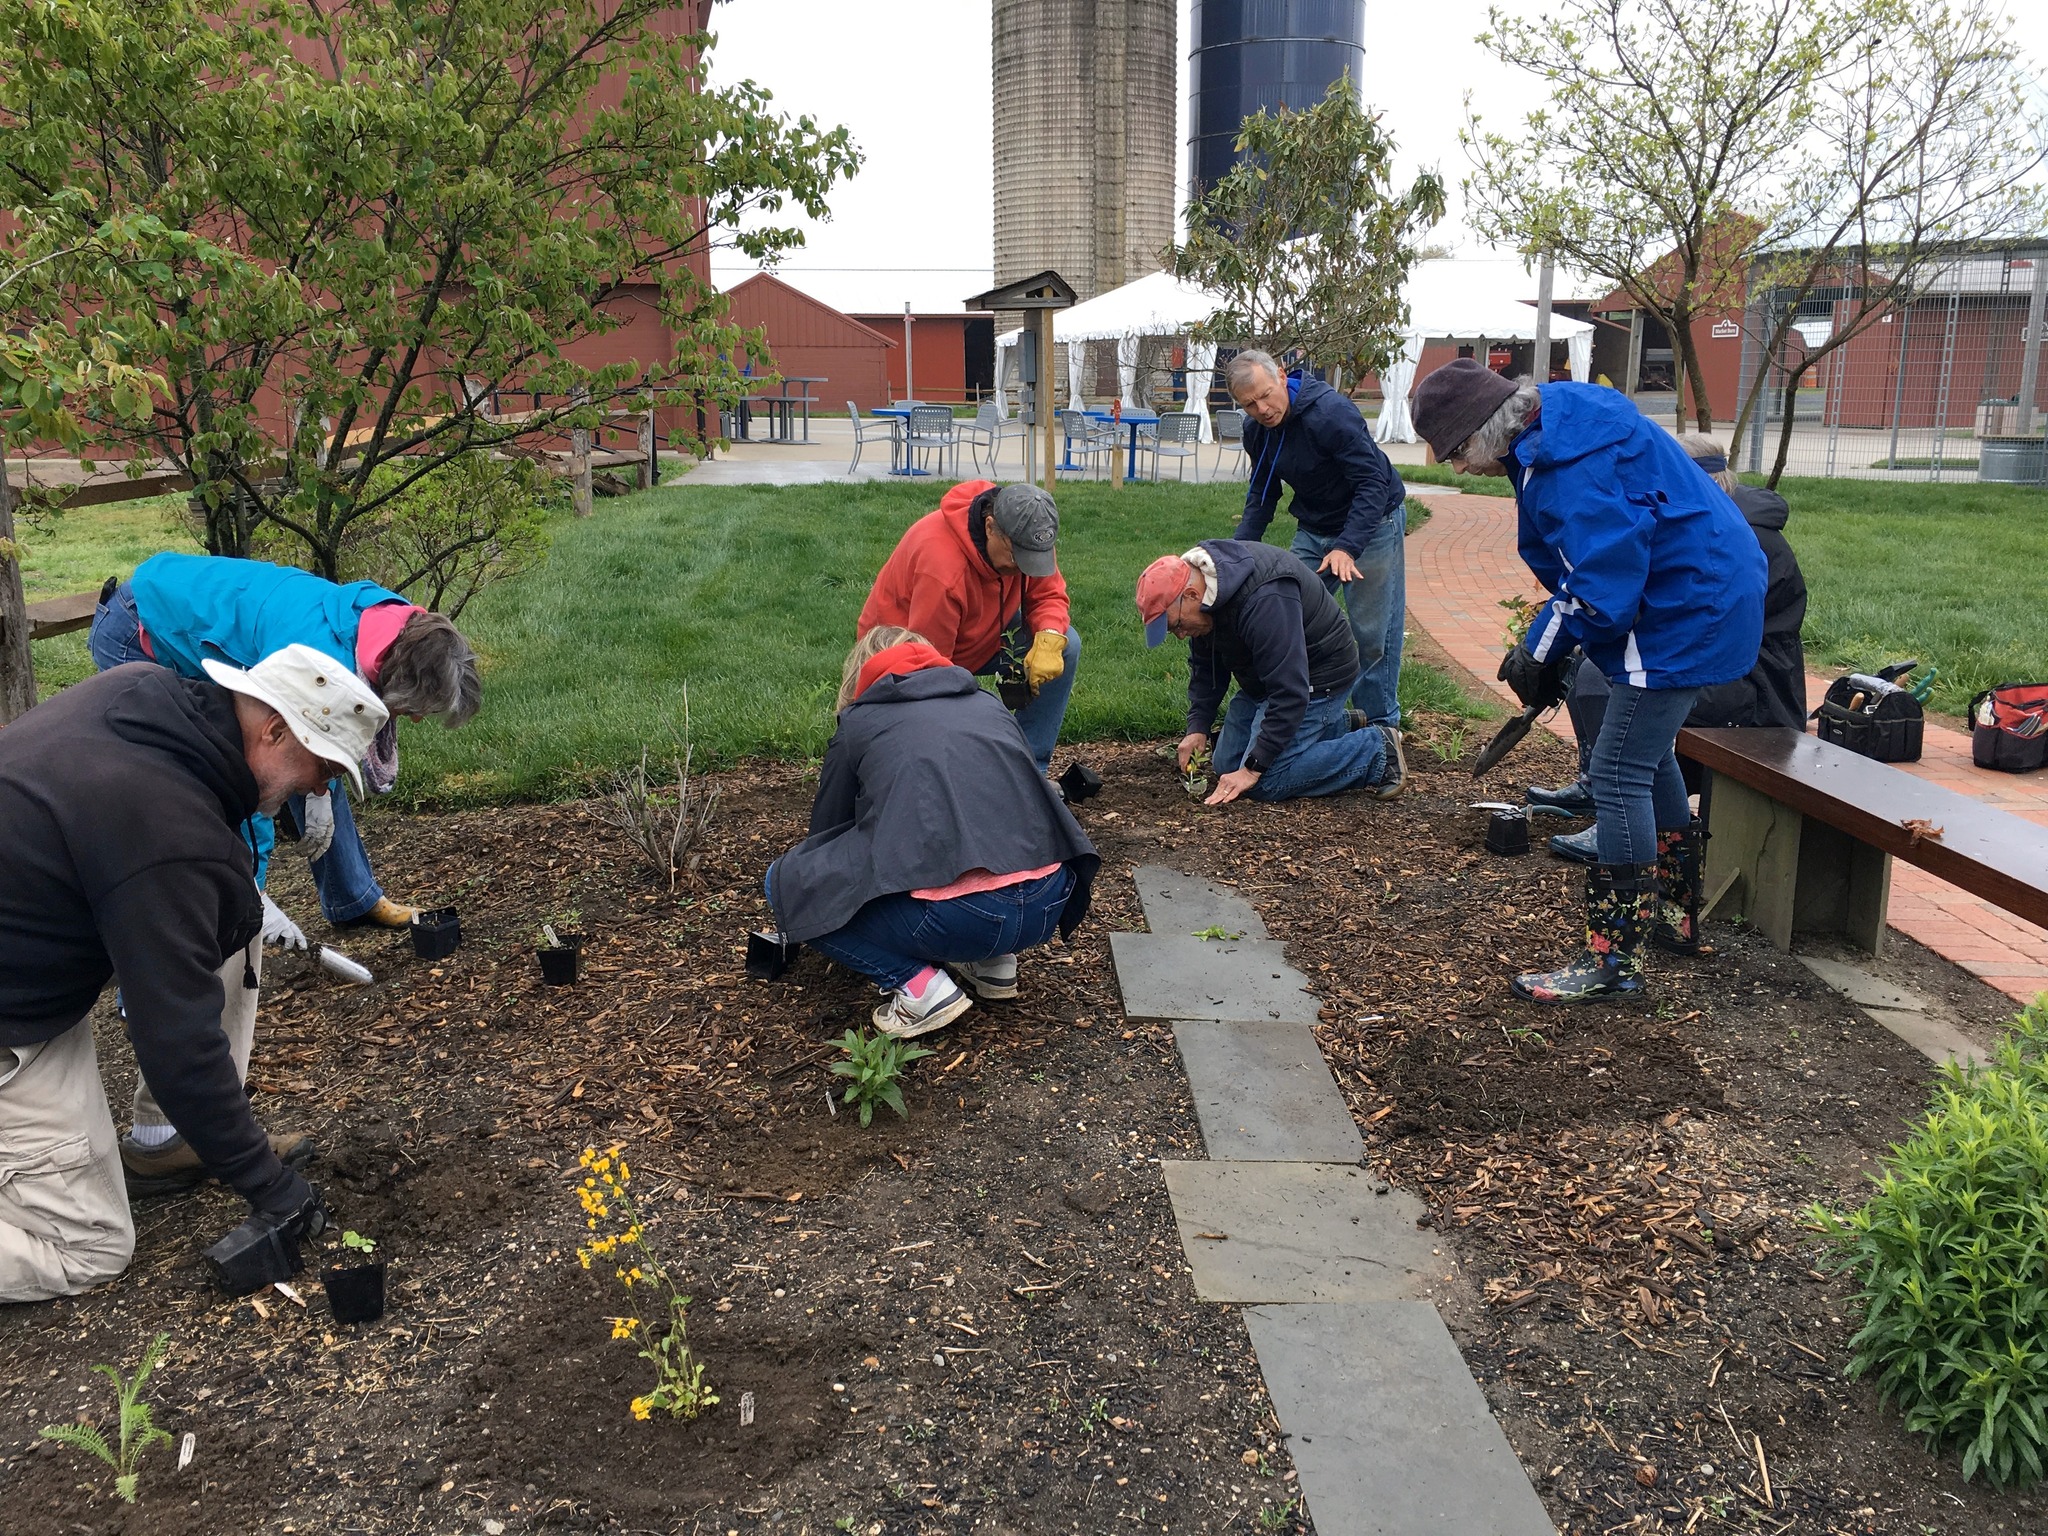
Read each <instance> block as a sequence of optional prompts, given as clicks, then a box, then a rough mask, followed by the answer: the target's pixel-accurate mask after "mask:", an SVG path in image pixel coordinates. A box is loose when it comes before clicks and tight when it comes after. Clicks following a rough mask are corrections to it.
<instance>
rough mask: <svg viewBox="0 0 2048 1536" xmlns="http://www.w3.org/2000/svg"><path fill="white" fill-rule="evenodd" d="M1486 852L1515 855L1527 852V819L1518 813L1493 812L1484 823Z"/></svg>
mask: <svg viewBox="0 0 2048 1536" xmlns="http://www.w3.org/2000/svg"><path fill="white" fill-rule="evenodd" d="M1486 851H1487V852H1488V853H1500V854H1506V855H1508V856H1509V857H1513V856H1514V855H1515V854H1519V853H1527V852H1528V851H1529V818H1528V817H1527V816H1524V815H1523V814H1522V813H1521V812H1520V811H1495V812H1494V813H1493V815H1492V816H1491V817H1489V818H1488V819H1487V823H1486Z"/></svg>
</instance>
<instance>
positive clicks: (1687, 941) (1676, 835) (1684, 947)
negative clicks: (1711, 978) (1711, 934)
mask: <svg viewBox="0 0 2048 1536" xmlns="http://www.w3.org/2000/svg"><path fill="white" fill-rule="evenodd" d="M1706 848H1707V832H1706V828H1705V827H1703V826H1702V825H1701V824H1700V822H1699V820H1698V818H1697V817H1695V818H1694V820H1693V822H1692V824H1691V825H1690V826H1687V827H1681V828H1679V829H1678V830H1677V831H1675V832H1659V833H1658V834H1657V884H1658V885H1659V886H1660V887H1661V888H1662V895H1661V896H1660V897H1659V898H1658V901H1657V908H1656V911H1657V920H1656V923H1655V924H1654V925H1653V926H1652V927H1651V929H1650V942H1651V943H1652V944H1655V945H1656V946H1657V947H1658V948H1659V949H1661V950H1666V951H1668V952H1669V953H1671V954H1674V955H1697V954H1703V953H1705V952H1706V947H1707V946H1706V944H1705V943H1704V941H1703V940H1702V937H1701V934H1700V908H1701V907H1702V905H1704V903H1705V899H1706V897H1705V889H1704V886H1705V877H1704V875H1703V874H1702V865H1703V862H1704V859H1705V855H1706Z"/></svg>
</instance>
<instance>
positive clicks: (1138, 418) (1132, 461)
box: [1087, 411, 1159, 482]
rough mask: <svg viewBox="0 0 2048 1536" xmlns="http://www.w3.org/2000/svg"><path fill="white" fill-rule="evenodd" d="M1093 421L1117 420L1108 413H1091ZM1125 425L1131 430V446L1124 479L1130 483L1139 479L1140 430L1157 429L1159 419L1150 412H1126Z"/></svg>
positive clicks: (1124, 415) (1126, 460)
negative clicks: (1144, 428)
mask: <svg viewBox="0 0 2048 1536" xmlns="http://www.w3.org/2000/svg"><path fill="white" fill-rule="evenodd" d="M1087 415H1088V418H1089V420H1091V421H1115V420H1116V419H1117V418H1116V417H1115V416H1113V415H1111V414H1110V413H1109V412H1108V411H1089V412H1088V413H1087ZM1123 424H1124V425H1125V426H1127V427H1129V428H1130V429H1131V445H1130V448H1129V449H1128V450H1127V457H1126V459H1125V461H1124V479H1125V480H1126V481H1127V482H1128V481H1131V480H1135V479H1137V478H1138V428H1140V427H1156V426H1158V425H1159V418H1158V417H1157V416H1155V415H1153V414H1152V413H1151V412H1150V411H1125V412H1124V413H1123Z"/></svg>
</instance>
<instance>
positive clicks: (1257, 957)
mask: <svg viewBox="0 0 2048 1536" xmlns="http://www.w3.org/2000/svg"><path fill="white" fill-rule="evenodd" d="M1109 952H1110V955H1111V957H1112V958H1113V959H1114V960H1115V962H1116V980H1117V986H1118V987H1120V988H1121V989H1122V991H1123V997H1124V1015H1125V1017H1127V1018H1129V1019H1131V1020H1133V1021H1136V1022H1148V1023H1149V1022H1156V1023H1172V1022H1174V1021H1175V1020H1178V1019H1236V1020H1239V1021H1240V1022H1243V1023H1250V1024H1264V1023H1277V1024H1313V1023H1315V1021H1316V1010H1317V1008H1318V1006H1320V1005H1319V1004H1318V1003H1317V1002H1316V1000H1315V998H1313V997H1311V996H1310V995H1309V993H1308V991H1307V988H1308V978H1307V977H1306V976H1304V975H1302V974H1301V972H1299V971H1297V970H1296V969H1295V968H1294V967H1293V966H1291V965H1289V964H1288V963H1287V946H1286V945H1284V944H1279V943H1275V942H1274V941H1272V940H1270V939H1239V940H1235V941H1232V940H1227V939H1198V938H1195V937H1193V936H1192V935H1190V934H1179V933H1112V934H1111V935H1110V936H1109Z"/></svg>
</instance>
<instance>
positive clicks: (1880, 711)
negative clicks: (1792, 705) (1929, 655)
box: [1813, 662, 1926, 763]
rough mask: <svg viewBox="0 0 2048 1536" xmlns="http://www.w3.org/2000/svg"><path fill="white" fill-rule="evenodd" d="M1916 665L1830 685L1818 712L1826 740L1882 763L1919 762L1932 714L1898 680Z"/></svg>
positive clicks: (1851, 677)
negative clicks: (1926, 712) (1927, 723)
mask: <svg viewBox="0 0 2048 1536" xmlns="http://www.w3.org/2000/svg"><path fill="white" fill-rule="evenodd" d="M1913 666H1914V663H1912V662H1907V663H1905V664H1904V666H1903V667H1886V668H1885V669H1884V672H1883V673H1881V674H1879V675H1877V676H1872V675H1871V674H1870V673H1867V672H1851V673H1850V674H1849V675H1848V676H1846V677H1838V678H1836V679H1835V680H1834V681H1833V682H1832V683H1830V684H1828V692H1827V697H1826V698H1824V699H1822V700H1821V704H1820V708H1819V709H1816V710H1815V711H1814V712H1813V718H1814V719H1815V720H1817V721H1819V722H1820V724H1819V735H1820V739H1821V740H1822V741H1831V742H1833V743H1834V744H1835V745H1836V746H1838V747H1847V748H1848V749H1849V750H1850V751H1851V752H1855V753H1859V754H1861V755H1862V756H1864V757H1868V758H1874V759H1876V760H1877V761H1878V762H1880V763H1917V762H1919V761H1920V738H1921V734H1922V732H1923V731H1924V730H1925V729H1926V718H1925V716H1924V715H1923V714H1922V713H1921V709H1920V701H1919V700H1918V699H1916V698H1914V697H1913V692H1912V690H1911V689H1910V688H1902V687H1900V686H1899V684H1898V683H1896V682H1894V681H1893V680H1892V679H1893V678H1894V677H1897V676H1901V675H1903V674H1904V673H1905V672H1908V671H1911V670H1912V668H1913Z"/></svg>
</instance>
